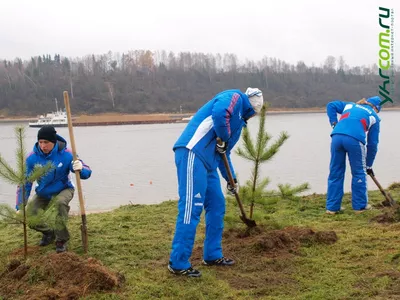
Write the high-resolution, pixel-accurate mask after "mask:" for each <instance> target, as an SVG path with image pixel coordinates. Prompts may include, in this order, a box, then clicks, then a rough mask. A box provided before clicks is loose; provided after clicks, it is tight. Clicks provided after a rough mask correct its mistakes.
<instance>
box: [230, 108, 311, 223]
mask: <svg viewBox="0 0 400 300" xmlns="http://www.w3.org/2000/svg"><path fill="white" fill-rule="evenodd" d="M266 111H267V105H264V106H263V107H262V110H261V112H260V118H259V127H258V133H257V138H256V140H255V141H253V139H252V138H251V136H250V133H249V130H248V128H247V127H246V128H244V129H243V134H242V140H243V146H242V147H239V148H238V149H237V150H236V153H237V154H238V155H239V156H240V157H243V158H245V159H246V160H248V161H251V162H252V164H253V167H252V171H251V178H250V179H249V180H247V181H246V183H245V185H243V186H240V189H239V194H240V198H241V199H242V201H243V202H244V203H245V204H248V205H249V206H250V212H249V218H250V219H252V218H253V215H254V207H255V204H260V205H268V204H271V203H274V202H276V199H277V197H280V198H289V197H293V196H295V195H296V194H298V193H301V192H303V191H305V190H307V189H309V186H308V183H304V184H302V185H299V186H296V187H291V186H290V185H288V184H286V185H279V189H280V191H279V192H275V191H267V190H266V188H267V186H268V184H269V182H270V181H269V179H268V178H263V179H262V178H261V174H260V167H261V165H262V164H263V163H266V162H268V161H269V160H271V159H272V158H273V157H274V156H275V154H277V153H278V151H279V149H280V147H281V146H282V145H283V144H284V143H285V142H286V141H287V139H288V138H289V134H288V133H287V132H281V133H280V135H279V137H278V139H277V140H276V141H275V142H273V143H272V144H271V145H269V142H270V141H271V138H272V137H271V136H270V135H269V134H268V133H267V132H266V131H265V120H266Z"/></svg>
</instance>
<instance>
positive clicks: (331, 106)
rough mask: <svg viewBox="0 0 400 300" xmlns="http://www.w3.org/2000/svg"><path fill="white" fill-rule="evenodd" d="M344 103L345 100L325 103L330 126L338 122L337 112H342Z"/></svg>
mask: <svg viewBox="0 0 400 300" xmlns="http://www.w3.org/2000/svg"><path fill="white" fill-rule="evenodd" d="M346 104H347V102H344V101H339V100H337V101H332V102H329V103H328V104H327V105H326V113H327V115H328V118H329V124H331V126H332V125H333V124H334V123H337V122H338V119H337V114H342V113H343V110H344V108H345V106H346Z"/></svg>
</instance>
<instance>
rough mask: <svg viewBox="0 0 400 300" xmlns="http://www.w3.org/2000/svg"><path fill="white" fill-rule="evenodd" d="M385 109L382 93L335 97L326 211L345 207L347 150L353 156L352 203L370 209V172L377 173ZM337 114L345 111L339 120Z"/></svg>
mask: <svg viewBox="0 0 400 300" xmlns="http://www.w3.org/2000/svg"><path fill="white" fill-rule="evenodd" d="M380 110H381V99H380V98H379V96H375V97H371V98H368V99H367V100H365V99H361V100H360V101H358V102H357V103H353V102H343V101H332V102H330V103H328V105H327V107H326V111H327V114H328V118H329V123H330V124H331V126H332V128H333V131H332V133H331V137H332V142H331V162H330V167H329V169H330V172H329V178H328V193H327V198H326V213H327V214H331V215H334V214H336V213H338V212H340V211H341V210H343V208H341V203H342V198H343V181H344V174H345V171H346V153H347V154H348V156H349V161H350V167H351V174H352V177H353V178H352V182H351V204H352V206H353V209H354V211H355V212H356V213H360V212H362V211H364V210H366V209H370V208H371V206H370V205H369V204H368V190H367V174H369V175H374V171H373V170H372V164H373V163H374V160H375V156H376V153H377V151H378V143H379V131H380V121H381V119H380V118H379V116H378V113H379V112H380ZM337 114H340V115H341V118H340V120H339V122H338V120H337Z"/></svg>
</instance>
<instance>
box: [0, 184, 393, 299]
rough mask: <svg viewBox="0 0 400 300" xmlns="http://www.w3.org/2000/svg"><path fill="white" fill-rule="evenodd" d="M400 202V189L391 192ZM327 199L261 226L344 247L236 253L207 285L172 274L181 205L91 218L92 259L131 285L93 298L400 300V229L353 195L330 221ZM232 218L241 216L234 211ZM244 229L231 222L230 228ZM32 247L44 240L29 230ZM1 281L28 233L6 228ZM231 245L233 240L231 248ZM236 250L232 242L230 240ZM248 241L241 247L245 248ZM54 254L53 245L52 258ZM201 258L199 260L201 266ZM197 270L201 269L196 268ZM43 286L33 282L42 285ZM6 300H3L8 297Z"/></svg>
mask: <svg viewBox="0 0 400 300" xmlns="http://www.w3.org/2000/svg"><path fill="white" fill-rule="evenodd" d="M391 194H392V196H393V198H394V199H397V200H399V199H400V189H399V188H397V189H395V190H393V191H391ZM369 195H370V203H372V204H373V203H379V202H381V201H382V200H383V198H382V196H381V194H380V193H379V192H376V191H374V192H370V193H369ZM324 197H325V196H324V195H310V196H307V197H304V198H302V199H301V201H298V202H296V201H289V200H282V201H280V202H279V203H278V204H277V205H276V206H275V207H274V209H272V210H271V211H272V212H271V213H269V214H266V215H263V216H262V220H261V221H258V224H260V225H263V226H265V228H269V230H273V229H282V228H285V227H288V226H298V227H307V228H311V229H313V230H314V231H328V230H329V231H335V232H336V233H337V235H338V241H337V242H336V243H334V244H332V245H325V244H310V245H303V246H302V247H301V248H300V249H299V250H298V251H297V252H295V253H283V254H282V255H281V254H280V253H279V252H278V253H277V254H276V255H272V254H271V253H262V252H260V251H259V250H256V249H252V248H249V252H248V254H247V255H245V254H246V253H243V252H241V253H239V252H238V253H236V252H235V251H234V250H232V249H238V248H237V247H236V248H235V247H231V246H232V245H226V249H228V250H229V251H228V253H229V255H232V256H233V257H234V258H235V259H236V260H237V265H236V266H235V267H233V268H230V269H217V268H207V267H202V266H199V269H200V270H201V271H202V273H203V276H202V277H201V278H197V279H193V278H183V277H175V276H172V275H170V274H169V273H168V271H167V268H166V266H167V262H168V257H169V251H170V246H171V240H172V237H173V233H174V229H175V217H176V212H177V211H176V202H174V201H168V202H164V203H162V204H159V205H148V206H144V205H132V206H124V207H120V208H119V209H116V210H114V211H112V212H108V213H101V214H90V215H88V229H89V255H90V256H92V257H94V258H96V259H99V260H101V261H102V262H103V263H104V265H106V266H107V267H109V268H110V269H112V270H115V271H120V272H122V273H123V274H124V275H125V277H126V282H125V284H124V286H123V287H122V289H121V290H120V291H118V292H115V293H108V294H96V295H91V296H89V297H86V298H85V299H157V298H160V299H257V298H259V299H304V300H305V299H307V300H309V299H397V298H398V297H400V287H399V286H400V284H399V283H400V282H399V281H400V275H399V274H400V249H399V242H400V239H399V230H400V224H398V223H393V224H379V223H376V222H371V221H370V219H371V218H372V217H374V216H376V215H380V214H382V211H381V210H378V209H374V210H371V211H368V212H365V213H363V214H360V215H356V214H354V212H353V210H352V209H351V205H350V203H349V199H350V196H349V195H345V198H344V200H343V205H344V206H345V207H346V210H345V212H344V213H343V214H340V215H336V216H328V215H325V214H324V212H325V209H324V206H325V198H324ZM227 210H228V211H232V210H236V208H235V207H234V206H233V205H232V204H229V205H228V208H227ZM79 223H80V217H71V218H70V224H69V228H70V232H71V235H72V238H71V241H70V247H69V250H70V251H74V252H76V253H78V254H82V248H81V242H80V230H79ZM232 227H235V228H240V227H241V228H244V227H243V226H242V225H241V224H240V223H238V222H236V223H233V224H232V223H227V224H226V229H229V228H232ZM28 239H29V243H30V245H34V244H35V243H36V242H37V241H38V240H39V239H40V235H39V234H38V233H36V232H34V231H32V230H29V237H28ZM203 239H204V220H202V222H201V224H200V225H199V227H198V231H197V236H196V245H195V252H196V251H197V252H196V253H197V254H198V253H200V252H199V251H201V247H202V242H203ZM0 241H1V251H0V274H1V272H2V271H4V269H5V266H6V264H7V262H8V261H9V254H10V253H11V251H13V250H15V249H16V248H21V247H22V241H23V236H22V228H20V227H16V226H1V227H0ZM225 242H227V241H225ZM230 242H231V243H232V239H231V240H230ZM240 242H241V241H240V239H238V240H237V243H240ZM51 251H54V249H53V247H52V246H48V247H46V248H45V249H44V253H47V252H51ZM199 261H200V260H199V258H196V259H195V260H194V262H195V263H197V266H198V262H199ZM195 267H196V265H195ZM35 280H36V279H35V277H32V281H33V282H34V281H35ZM0 299H1V297H0Z"/></svg>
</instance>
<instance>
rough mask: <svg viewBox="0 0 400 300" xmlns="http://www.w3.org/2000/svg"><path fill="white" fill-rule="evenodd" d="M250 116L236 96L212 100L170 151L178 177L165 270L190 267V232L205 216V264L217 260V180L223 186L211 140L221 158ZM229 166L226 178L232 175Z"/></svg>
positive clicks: (220, 206)
mask: <svg viewBox="0 0 400 300" xmlns="http://www.w3.org/2000/svg"><path fill="white" fill-rule="evenodd" d="M254 114H255V111H254V109H253V108H252V106H251V104H250V102H249V98H248V97H247V95H245V94H243V93H242V92H241V91H239V90H227V91H224V92H221V93H219V94H217V95H216V96H215V97H214V98H213V99H211V100H210V101H209V102H208V103H206V104H205V105H204V106H203V107H202V108H200V109H199V111H198V112H197V113H196V114H195V115H194V116H193V118H192V120H191V121H190V122H189V123H188V124H187V126H186V128H185V130H184V131H183V133H182V135H181V136H180V137H179V139H178V140H177V142H176V143H175V145H174V147H173V148H174V151H175V164H176V168H177V174H178V184H179V202H178V216H177V221H176V230H175V236H174V240H173V242H172V251H171V255H170V265H171V266H172V267H173V268H174V269H187V268H189V267H190V262H189V258H190V256H191V253H192V249H193V244H194V239H195V234H196V227H197V225H198V223H199V221H200V215H201V212H202V211H203V208H204V210H205V212H206V213H205V220H206V237H205V240H204V255H203V258H204V259H205V260H215V259H219V258H221V257H222V256H223V254H222V245H221V241H222V232H223V221H224V215H225V198H224V195H223V193H222V190H221V182H220V179H219V175H218V170H217V169H219V170H220V172H221V175H222V176H223V177H224V178H225V179H226V180H228V176H227V173H226V169H225V167H224V165H223V161H222V159H221V157H220V156H221V155H220V154H219V153H218V152H216V149H215V148H216V138H217V137H219V138H221V139H222V140H223V141H225V142H227V143H228V149H227V157H228V160H229V163H230V158H229V156H230V155H229V153H230V151H231V150H232V148H233V147H234V146H235V144H236V143H237V141H238V140H239V138H240V134H241V131H242V128H243V127H244V126H245V125H246V120H247V119H248V118H250V117H251V116H253V115H254ZM230 165H231V170H232V173H233V174H232V175H233V176H234V177H235V175H234V171H233V168H232V164H231V163H230Z"/></svg>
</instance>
